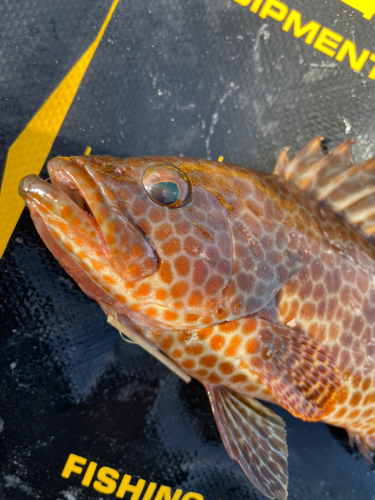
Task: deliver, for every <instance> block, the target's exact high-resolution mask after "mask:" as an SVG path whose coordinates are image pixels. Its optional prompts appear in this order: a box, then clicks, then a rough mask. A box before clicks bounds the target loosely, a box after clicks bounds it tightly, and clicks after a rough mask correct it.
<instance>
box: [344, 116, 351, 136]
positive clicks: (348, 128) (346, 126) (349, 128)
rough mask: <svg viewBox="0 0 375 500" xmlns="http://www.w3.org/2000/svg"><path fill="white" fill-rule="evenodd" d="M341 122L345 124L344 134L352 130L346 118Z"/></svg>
mask: <svg viewBox="0 0 375 500" xmlns="http://www.w3.org/2000/svg"><path fill="white" fill-rule="evenodd" d="M343 122H344V124H345V134H349V132H350V131H351V129H352V124H351V123H350V121H349V120H347V119H346V118H343Z"/></svg>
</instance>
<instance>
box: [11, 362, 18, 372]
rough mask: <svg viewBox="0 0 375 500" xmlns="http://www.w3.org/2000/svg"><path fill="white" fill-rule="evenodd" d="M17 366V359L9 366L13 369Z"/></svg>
mask: <svg viewBox="0 0 375 500" xmlns="http://www.w3.org/2000/svg"><path fill="white" fill-rule="evenodd" d="M16 366H17V361H14V362H13V363H11V364H10V365H9V368H10V369H11V370H12V371H13V370H14V369H15V368H16Z"/></svg>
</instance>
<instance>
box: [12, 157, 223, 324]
mask: <svg viewBox="0 0 375 500" xmlns="http://www.w3.org/2000/svg"><path fill="white" fill-rule="evenodd" d="M203 170H204V169H202V165H201V164H200V163H199V162H196V163H194V160H185V159H179V158H170V157H155V158H147V157H144V158H131V159H125V160H122V159H120V158H116V157H105V156H81V157H67V158H65V157H58V158H55V159H53V160H51V161H50V162H49V164H48V171H49V175H50V179H51V183H47V182H45V181H42V180H41V179H40V178H38V177H37V176H35V175H29V176H27V177H25V178H24V179H23V180H22V181H21V183H20V189H19V191H20V195H21V196H22V197H23V198H24V200H25V203H26V205H27V206H28V208H29V209H30V212H31V216H32V218H33V220H34V223H35V225H36V228H37V230H38V232H39V234H40V235H41V237H42V239H43V240H44V242H45V244H46V246H47V247H48V248H49V249H50V250H51V252H52V253H53V254H54V255H55V257H56V258H57V260H58V261H59V262H60V264H61V265H62V267H64V268H65V270H66V271H67V272H68V273H69V274H70V275H71V276H72V277H73V279H75V281H77V283H78V284H79V286H80V287H81V288H82V289H83V291H84V292H85V293H87V294H88V295H89V296H90V297H92V298H93V299H95V300H97V301H98V302H99V303H101V304H103V303H104V304H107V305H110V306H111V307H112V308H115V309H116V310H117V311H119V312H125V313H126V314H127V315H129V316H132V315H137V316H138V317H139V318H142V319H143V320H145V321H146V322H148V323H151V324H156V325H158V326H163V327H165V326H173V327H176V326H177V327H186V326H188V325H189V324H190V325H192V324H201V323H202V322H203V324H204V323H205V321H204V318H207V317H210V316H211V315H212V314H217V313H218V312H220V310H221V309H222V306H223V303H222V302H223V291H224V289H225V288H226V287H227V286H228V283H229V281H230V278H231V274H232V258H233V256H232V247H233V245H232V239H231V229H230V226H229V224H228V217H227V210H226V207H225V204H224V203H222V201H221V200H220V199H219V198H218V196H217V195H216V194H215V193H214V192H213V191H212V190H211V189H210V186H209V183H208V180H207V172H206V173H205V172H204V171H203ZM207 322H208V321H207V319H206V323H207Z"/></svg>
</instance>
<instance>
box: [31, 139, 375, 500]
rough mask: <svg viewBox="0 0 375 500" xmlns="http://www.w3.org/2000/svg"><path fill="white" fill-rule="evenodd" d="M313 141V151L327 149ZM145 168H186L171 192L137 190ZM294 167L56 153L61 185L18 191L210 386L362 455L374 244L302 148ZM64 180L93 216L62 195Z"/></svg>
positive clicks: (93, 293)
mask: <svg viewBox="0 0 375 500" xmlns="http://www.w3.org/2000/svg"><path fill="white" fill-rule="evenodd" d="M345 144H346V143H345ZM315 146H316V143H314V144H313V146H311V148H310V149H311V151H310V150H309V151H308V153H309V154H310V155H311V156H312V157H313V158H312V159H313V160H314V161H315V162H319V161H321V162H324V161H326V160H325V159H323V160H322V159H321V157H320V156H319V155H318V156H317V157H315V156H314V155H315V153H316V152H315V149H314V148H315ZM312 150H313V151H312ZM335 151H336V150H335ZM345 151H346V150H345ZM343 155H344V153H342V151H341V150H340V151H339V153H338V156H339V159H340V160H341V159H342V157H343ZM310 159H311V158H310ZM334 159H335V156H333V160H334ZM308 160H309V157H308ZM333 160H330V161H331V164H332V165H333ZM279 161H280V159H279ZM282 161H283V159H282ZM310 163H311V161H310ZM349 163H350V162H349ZM290 165H291V164H290ZM314 165H318V166H319V164H318V163H314V164H313V167H314ZM155 166H161V167H162V169H163V168H164V167H165V168H166V172H167V173H168V172H169V173H168V175H175V173H174V172H173V171H171V169H170V168H169V167H168V166H172V167H177V169H179V170H180V171H182V172H183V173H184V174H186V177H187V179H188V181H187V189H188V193H189V194H188V196H187V198H186V200H183V202H182V203H181V205H180V206H176V207H172V208H170V207H166V206H162V205H160V204H157V203H155V202H154V201H153V200H152V199H151V197H150V196H149V195H148V194H147V192H146V190H145V187H144V186H143V184H142V178H143V176H144V175H145V174H144V173H145V171H146V169H148V168H150V167H155ZM292 166H293V165H292ZM292 166H291V167H288V166H287V163H285V164H283V165H281V166H280V165H278V166H277V167H276V173H277V174H278V175H274V174H264V173H260V172H254V171H251V170H249V169H247V168H243V167H239V166H235V165H230V164H225V163H216V162H211V161H205V160H194V159H187V158H172V157H141V158H131V159H125V160H121V159H119V158H109V157H95V156H92V157H76V158H71V159H70V158H66V159H59V158H58V159H55V160H53V161H52V162H51V163H50V165H49V171H50V174H51V180H52V184H54V185H55V186H56V188H49V187H45V186H44V187H43V189H45V190H46V192H47V191H48V192H49V193H50V194H48V196H47V195H46V196H45V197H44V198H43V197H41V198H38V196H39V197H40V195H39V194H37V191H38V189H39V191H40V189H41V188H42V187H41V186H42V185H45V183H43V182H42V181H40V180H39V179H37V178H36V177H35V176H29V177H28V178H26V179H25V180H24V181H23V184H22V185H21V194H22V195H23V196H24V198H25V201H26V203H27V205H28V206H29V208H30V210H31V213H32V216H33V218H34V222H35V224H36V226H37V229H38V231H39V232H40V234H41V236H42V237H43V239H44V241H45V243H46V244H47V246H48V247H49V248H50V250H51V251H52V252H53V253H54V254H55V256H56V257H57V258H58V259H59V261H60V263H61V264H62V265H63V267H64V268H65V269H66V270H67V271H68V272H69V273H70V274H71V275H72V276H73V278H74V279H76V281H77V282H78V283H79V285H80V286H81V288H82V289H83V290H84V291H85V293H87V294H88V295H89V296H90V297H92V298H94V299H95V300H97V301H98V302H99V304H100V305H101V307H102V308H103V310H104V311H105V312H106V313H107V314H116V315H117V317H118V318H119V319H120V321H123V322H124V323H125V324H127V325H128V326H129V325H130V327H131V328H133V329H134V330H135V331H138V332H139V333H141V334H142V335H143V336H145V337H146V338H147V339H148V340H150V341H151V342H152V343H153V344H155V345H156V346H157V347H159V348H160V349H161V350H162V351H164V352H165V353H166V354H167V355H168V356H169V357H170V358H171V359H173V360H174V362H175V363H176V364H177V365H179V366H180V367H181V368H182V369H184V370H185V371H186V372H188V373H189V374H190V375H191V376H192V377H194V378H196V379H198V380H200V381H201V382H202V383H203V384H204V385H205V386H206V387H207V388H208V389H209V388H210V387H212V386H224V387H226V388H229V389H231V390H234V391H236V392H237V393H240V394H243V395H246V396H251V397H256V398H259V399H264V400H267V401H271V402H278V403H279V404H281V405H282V406H284V407H285V408H286V409H288V410H289V411H290V412H291V413H293V414H294V415H296V416H298V417H300V418H302V419H305V420H313V421H316V420H323V421H324V422H328V423H330V424H333V425H337V426H340V427H344V428H345V429H347V430H348V433H349V436H350V438H351V440H352V442H354V443H355V444H356V445H357V446H358V448H359V449H360V451H361V452H362V454H364V456H365V457H366V458H367V459H368V460H370V459H371V453H372V451H373V450H374V447H375V365H374V359H375V358H374V354H375V287H374V275H375V273H374V265H375V247H374V245H373V242H372V240H369V239H368V238H367V237H366V235H365V234H364V233H362V232H361V231H360V230H358V229H357V228H355V227H353V226H352V225H350V224H349V223H348V222H347V220H345V218H344V217H343V216H341V215H340V214H335V213H334V211H333V210H332V209H331V208H330V207H329V206H327V204H326V201H324V199H323V201H321V202H319V201H317V200H316V199H315V197H314V196H313V194H311V193H310V192H308V191H307V190H301V189H300V187H301V186H302V185H303V186H305V185H306V186H308V185H309V182H310V181H311V179H310V178H309V175H307V174H306V171H307V167H308V166H309V162H307V163H303V164H302V167H301V166H299V167H298V168H301V170H300V172H302V174H303V176H304V177H303V183H302V181H301V182H300V187H297V186H296V185H295V183H293V182H292V181H293V175H292V174H290V172H289V174H288V168H289V170H291V168H292ZM334 167H335V168H336V167H337V165H336V164H334ZM168 168H169V170H168ZM319 168H320V167H319ZM280 169H281V170H280ZM283 169H284V174H285V175H280V172H282V171H283ZM317 169H318V167H317ZM172 170H173V169H172ZM171 172H172V174H171ZM306 175H307V177H306ZM314 175H315V174H314ZM288 177H289V180H288ZM306 178H307V181H306ZM77 179H81V181H79V180H77ZM184 179H185V177H184ZM313 181H314V179H313ZM184 182H185V181H184ZM68 185H69V189H71V190H72V189H73V190H74V189H75V190H77V189H78V190H79V193H80V195H81V196H83V198H85V200H86V204H87V205H88V206H89V208H90V209H91V213H92V214H93V215H94V217H95V218H93V217H92V216H91V215H90V213H89V214H86V212H84V211H83V210H80V209H77V208H76V207H75V205H74V204H73V203H72V202H71V200H69V199H68V197H67V196H66V197H65V198H64V197H63V194H62V192H66V193H67V194H69V192H68V191H69V189H68V187H67V186H68ZM325 185H326V181H324V186H325ZM47 186H48V185H47ZM101 186H105V190H106V191H105V190H104V191H103V189H104V188H102V187H101ZM313 187H314V189H318V188H319V186H318V188H317V187H316V185H314V184H313ZM34 188H35V189H34ZM36 188H38V189H36ZM57 188H58V189H60V190H61V191H59V190H58V189H57ZM303 189H305V188H303ZM70 194H71V193H70ZM314 195H315V196H317V195H316V193H314ZM64 196H65V195H64ZM111 196H112V197H113V200H112V201H110V202H108V204H107V205H105V204H104V202H103V200H107V199H112V198H111ZM98 207H99V208H98ZM62 212H64V213H62ZM80 212H82V213H80ZM113 214H115V216H116V217H115V216H114V215H113ZM118 214H120V215H121V217H122V218H123V221H122V222H121V224H120V223H119V224H120V225H117V226H115V225H114V222H113V220H114V219H116V220H118V219H119V217H120V216H119V215H118ZM121 217H120V219H121ZM73 219H74V220H73ZM121 220H122V219H121ZM85 224H86V226H87V225H88V226H87V227H89V228H87V227H86V226H85ZM90 224H91V225H90ZM138 229H139V230H140V231H139V230H138ZM124 235H125V236H124ZM123 236H124V237H123ZM122 237H123V239H121V238H122ZM129 241H130V242H131V243H129ZM125 243H126V244H127V245H128V246H127V247H126V244H125ZM125 247H126V248H125ZM124 277H125V279H124ZM213 406H214V407H215V404H214V403H213ZM224 441H225V440H224ZM227 449H228V447H227ZM231 456H232V455H231ZM248 475H249V474H248ZM249 477H250V476H249ZM251 480H253V479H251ZM254 483H255V481H254ZM284 483H285V480H284ZM255 484H256V483H255ZM258 487H259V486H258ZM266 494H268V495H269V496H270V498H274V497H273V496H271V493H267V492H266ZM272 494H274V493H272ZM277 495H279V496H277ZM283 495H284V493H275V496H276V497H277V498H286V496H283Z"/></svg>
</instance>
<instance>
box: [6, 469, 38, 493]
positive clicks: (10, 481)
mask: <svg viewBox="0 0 375 500" xmlns="http://www.w3.org/2000/svg"><path fill="white" fill-rule="evenodd" d="M4 480H5V487H6V488H14V489H15V490H21V491H24V492H25V493H27V494H28V495H33V490H32V488H30V486H27V484H24V483H23V482H22V481H21V479H20V478H19V477H17V476H12V475H10V474H9V475H7V476H4Z"/></svg>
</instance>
